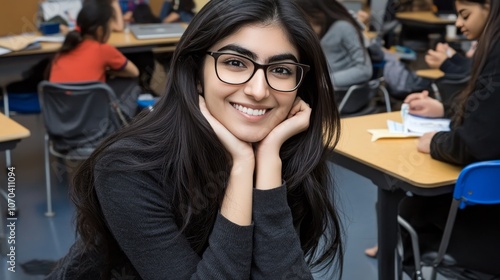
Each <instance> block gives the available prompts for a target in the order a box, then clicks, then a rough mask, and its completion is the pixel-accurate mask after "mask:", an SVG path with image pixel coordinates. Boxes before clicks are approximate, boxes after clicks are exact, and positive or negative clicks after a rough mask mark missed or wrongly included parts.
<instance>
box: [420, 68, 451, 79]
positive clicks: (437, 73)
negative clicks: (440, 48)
mask: <svg viewBox="0 0 500 280" xmlns="http://www.w3.org/2000/svg"><path fill="white" fill-rule="evenodd" d="M415 73H416V74H417V76H419V77H422V78H427V79H431V80H437V79H441V78H442V77H444V72H443V71H441V70H439V69H422V70H417V71H416V72H415Z"/></svg>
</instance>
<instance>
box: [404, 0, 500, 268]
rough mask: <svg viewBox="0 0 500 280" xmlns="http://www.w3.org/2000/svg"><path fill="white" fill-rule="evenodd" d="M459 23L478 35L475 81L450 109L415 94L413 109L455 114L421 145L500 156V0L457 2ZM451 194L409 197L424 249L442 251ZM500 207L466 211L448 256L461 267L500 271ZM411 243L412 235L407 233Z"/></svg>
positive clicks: (409, 216)
mask: <svg viewBox="0 0 500 280" xmlns="http://www.w3.org/2000/svg"><path fill="white" fill-rule="evenodd" d="M456 10H457V12H458V19H457V22H456V25H457V27H458V28H460V30H461V31H462V33H463V34H464V35H465V36H466V37H467V38H468V39H471V40H472V39H478V44H477V48H476V54H475V56H474V61H473V65H472V72H471V79H470V81H469V84H468V85H467V87H466V88H465V90H464V91H463V92H462V93H461V94H460V95H459V96H458V97H457V99H456V101H455V104H454V106H451V107H446V106H445V105H443V104H442V103H440V102H439V101H437V100H435V99H432V98H430V97H429V96H428V93H427V92H422V93H414V94H411V95H409V96H408V97H407V98H406V100H405V102H406V103H408V104H409V105H410V113H412V114H415V115H420V116H426V117H450V118H451V119H452V123H451V125H450V128H451V131H449V132H430V133H426V134H424V135H423V136H422V137H421V138H420V139H419V141H418V145H417V149H418V151H420V152H422V153H430V155H431V156H432V158H434V159H436V160H440V161H445V162H448V163H452V164H457V165H462V166H463V165H467V164H470V163H472V162H478V161H484V160H493V159H500V145H498V143H500V130H498V123H499V122H500V111H499V110H498V108H500V71H499V70H498V65H500V1H497V0H467V1H466V0H457V1H456ZM451 200H452V199H451V195H450V194H446V195H442V196H437V197H420V196H413V197H406V198H405V199H403V201H402V202H401V205H400V215H401V216H402V217H403V218H405V219H406V220H407V221H408V222H410V224H412V226H414V227H415V228H416V230H417V232H418V233H419V238H420V241H421V242H420V245H421V251H422V252H426V251H428V250H436V249H437V246H438V244H439V240H440V236H441V235H442V230H443V228H444V225H445V221H446V218H447V214H448V210H449V206H450V203H451ZM499 216H500V206H499V205H491V206H484V205H481V206H471V207H467V208H466V209H464V210H460V211H459V212H458V215H457V220H456V222H455V229H454V232H453V236H452V239H451V242H450V245H449V249H448V254H449V255H451V256H452V257H453V258H454V259H455V260H456V261H457V265H459V266H463V267H467V268H469V269H474V270H478V271H481V272H485V273H490V274H494V275H500V267H499V266H498V261H497V256H498V252H499V250H500V239H499V238H498V236H500V223H499V222H498V217H499ZM403 238H404V241H405V245H408V244H409V243H408V242H409V238H408V237H407V236H406V235H403ZM410 247H411V246H405V262H406V263H408V262H411V261H412V260H411V249H410Z"/></svg>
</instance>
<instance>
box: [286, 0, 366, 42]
mask: <svg viewBox="0 0 500 280" xmlns="http://www.w3.org/2000/svg"><path fill="white" fill-rule="evenodd" d="M295 1H296V2H297V3H298V4H299V6H300V7H301V8H302V9H303V10H304V12H305V13H306V15H307V18H308V20H309V21H311V22H313V23H315V24H317V25H319V26H321V32H320V34H319V37H320V38H323V36H325V34H326V32H328V29H330V26H332V24H334V23H335V22H336V21H338V20H343V21H347V22H349V23H350V24H352V26H353V27H354V29H356V35H357V36H358V39H359V42H360V43H361V45H362V46H363V45H364V42H363V41H364V40H363V34H362V31H363V30H362V29H361V26H360V24H359V23H358V22H357V21H356V20H355V19H354V18H353V17H352V15H351V14H350V13H349V11H348V10H347V9H346V8H345V7H344V5H342V3H339V2H338V1H337V0H295Z"/></svg>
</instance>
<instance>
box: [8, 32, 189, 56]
mask: <svg viewBox="0 0 500 280" xmlns="http://www.w3.org/2000/svg"><path fill="white" fill-rule="evenodd" d="M179 40H180V37H173V38H162V39H147V40H137V39H136V38H135V37H134V34H132V33H131V32H129V33H126V32H113V33H111V36H110V38H109V41H108V43H109V44H111V45H113V46H115V47H117V48H127V47H140V46H152V45H158V46H162V45H175V44H177V43H178V42H179ZM41 45H42V48H40V49H36V50H27V51H18V52H11V53H8V54H6V55H3V56H2V57H8V56H23V55H31V54H45V53H54V52H57V51H58V50H59V48H60V47H61V43H49V42H42V43H41Z"/></svg>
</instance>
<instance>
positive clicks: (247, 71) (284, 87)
mask: <svg viewBox="0 0 500 280" xmlns="http://www.w3.org/2000/svg"><path fill="white" fill-rule="evenodd" d="M207 54H208V55H210V56H212V57H213V58H214V59H215V73H216V74H217V77H218V78H219V80H221V81H222V82H224V83H226V84H230V85H241V84H244V83H246V82H248V81H250V79H252V77H253V75H255V72H257V70H259V69H262V70H264V73H265V77H266V81H267V84H268V85H269V86H270V87H271V88H272V89H274V90H277V91H284V92H289V91H294V90H296V89H297V88H298V87H299V86H300V84H301V83H302V81H303V80H304V76H305V75H306V73H307V71H309V69H310V67H309V65H305V64H300V63H296V62H272V63H269V64H259V63H257V62H255V61H253V60H251V59H250V58H248V57H246V56H243V55H239V54H235V53H225V52H211V51H207Z"/></svg>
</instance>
